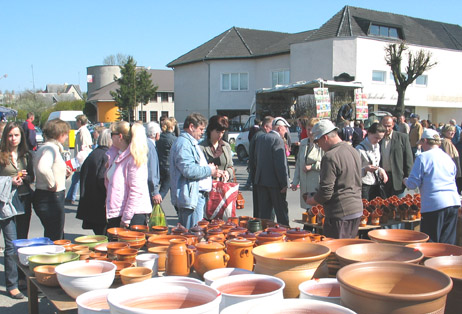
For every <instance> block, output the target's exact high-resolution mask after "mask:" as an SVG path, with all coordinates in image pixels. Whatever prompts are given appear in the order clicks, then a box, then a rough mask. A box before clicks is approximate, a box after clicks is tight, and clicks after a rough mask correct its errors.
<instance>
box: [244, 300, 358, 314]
mask: <svg viewBox="0 0 462 314" xmlns="http://www.w3.org/2000/svg"><path fill="white" fill-rule="evenodd" d="M243 313H247V314H261V313H265V314H286V313H297V314H303V313H307V314H308V313H309V314H326V313H329V314H355V313H356V312H353V311H352V310H350V309H348V308H346V307H343V306H340V305H338V304H333V303H329V302H323V301H317V300H306V299H284V300H278V301H271V302H265V303H261V304H257V305H255V306H253V307H252V308H251V309H250V310H249V311H248V312H240V313H239V314H243Z"/></svg>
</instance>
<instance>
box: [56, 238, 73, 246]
mask: <svg viewBox="0 0 462 314" xmlns="http://www.w3.org/2000/svg"><path fill="white" fill-rule="evenodd" d="M71 243H72V242H71V240H67V239H61V240H55V241H53V244H54V245H61V246H65V245H69V244H71Z"/></svg>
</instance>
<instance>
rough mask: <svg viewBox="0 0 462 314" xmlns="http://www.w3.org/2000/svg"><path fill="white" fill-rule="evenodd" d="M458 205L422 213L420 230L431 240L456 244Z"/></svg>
mask: <svg viewBox="0 0 462 314" xmlns="http://www.w3.org/2000/svg"><path fill="white" fill-rule="evenodd" d="M459 207H460V206H459V205H457V206H449V207H446V208H443V209H440V210H436V211H433V212H429V213H422V221H421V225H420V231H422V232H423V233H426V234H428V235H429V236H430V240H431V241H432V242H438V243H448V244H456V229H457V214H458V211H459Z"/></svg>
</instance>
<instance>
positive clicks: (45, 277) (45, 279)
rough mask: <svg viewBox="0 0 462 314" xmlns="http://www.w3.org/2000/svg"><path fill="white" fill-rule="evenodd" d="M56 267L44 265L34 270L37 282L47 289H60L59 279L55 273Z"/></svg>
mask: <svg viewBox="0 0 462 314" xmlns="http://www.w3.org/2000/svg"><path fill="white" fill-rule="evenodd" d="M55 267H56V266H51V265H42V266H37V267H35V268H34V273H35V278H36V279H37V281H38V282H39V283H40V284H42V285H44V286H47V287H59V282H58V277H57V276H56V271H55Z"/></svg>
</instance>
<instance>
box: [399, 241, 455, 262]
mask: <svg viewBox="0 0 462 314" xmlns="http://www.w3.org/2000/svg"><path fill="white" fill-rule="evenodd" d="M406 246H407V247H411V248H413V249H417V250H419V251H421V252H422V253H423V254H424V258H425V259H427V258H432V257H438V256H451V255H452V256H460V255H462V247H460V246H457V245H451V244H447V243H435V242H426V243H415V244H408V245H406Z"/></svg>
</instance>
